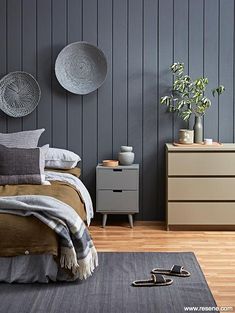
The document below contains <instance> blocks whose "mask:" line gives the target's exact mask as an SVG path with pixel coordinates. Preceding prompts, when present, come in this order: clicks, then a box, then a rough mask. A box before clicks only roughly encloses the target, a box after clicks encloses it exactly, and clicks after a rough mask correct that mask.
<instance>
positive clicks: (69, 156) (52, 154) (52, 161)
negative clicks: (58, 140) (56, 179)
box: [45, 148, 81, 169]
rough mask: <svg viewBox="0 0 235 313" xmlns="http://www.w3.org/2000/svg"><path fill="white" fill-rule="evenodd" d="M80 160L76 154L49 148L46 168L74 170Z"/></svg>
mask: <svg viewBox="0 0 235 313" xmlns="http://www.w3.org/2000/svg"><path fill="white" fill-rule="evenodd" d="M79 161H81V158H80V157H79V155H77V154H76V153H74V152H72V151H69V150H65V149H58V148H49V150H48V152H47V155H46V163H45V165H46V167H48V168H60V169H69V168H74V167H75V166H76V165H77V163H78V162H79Z"/></svg>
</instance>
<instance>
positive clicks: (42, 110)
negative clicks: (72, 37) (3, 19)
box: [37, 0, 54, 144]
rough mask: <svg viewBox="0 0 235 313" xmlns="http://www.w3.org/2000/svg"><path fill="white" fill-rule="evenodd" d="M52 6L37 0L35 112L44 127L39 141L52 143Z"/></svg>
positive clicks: (45, 1) (48, 2)
mask: <svg viewBox="0 0 235 313" xmlns="http://www.w3.org/2000/svg"><path fill="white" fill-rule="evenodd" d="M51 17H52V6H51V1H48V0H37V78H38V83H39V85H40V87H41V92H42V94H41V100H40V102H39V105H38V108H37V112H38V116H37V117H38V118H37V124H38V127H39V128H42V127H44V128H45V129H46V131H45V132H44V133H43V135H42V137H41V139H40V143H41V144H46V143H49V144H52V77H53V75H54V64H53V63H52V57H53V55H52V52H53V51H52V18H51Z"/></svg>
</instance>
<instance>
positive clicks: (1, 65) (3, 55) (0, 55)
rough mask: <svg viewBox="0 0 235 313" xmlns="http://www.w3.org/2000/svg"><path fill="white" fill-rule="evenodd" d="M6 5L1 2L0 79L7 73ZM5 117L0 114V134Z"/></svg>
mask: <svg viewBox="0 0 235 313" xmlns="http://www.w3.org/2000/svg"><path fill="white" fill-rule="evenodd" d="M6 13H7V3H6V1H2V2H1V9H0V29H1V31H0V43H1V49H0V78H2V77H3V76H4V75H5V74H6V72H7V14H6ZM6 126H7V125H6V115H5V114H4V113H3V112H0V132H5V131H6Z"/></svg>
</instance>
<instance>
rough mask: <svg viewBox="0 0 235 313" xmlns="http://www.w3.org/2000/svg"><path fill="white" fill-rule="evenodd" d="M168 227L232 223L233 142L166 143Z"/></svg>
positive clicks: (234, 200)
mask: <svg viewBox="0 0 235 313" xmlns="http://www.w3.org/2000/svg"><path fill="white" fill-rule="evenodd" d="M166 161H167V162H166V163H167V228H168V229H169V228H171V226H176V225H178V226H180V225H188V226H192V225H204V226H206V225H214V226H215V225H217V226H226V225H227V226H229V225H230V226H231V225H235V144H223V145H222V146H221V147H213V146H211V147H210V146H209V147H207V146H203V147H196V148H195V147H186V146H185V147H175V146H173V145H172V144H167V145H166Z"/></svg>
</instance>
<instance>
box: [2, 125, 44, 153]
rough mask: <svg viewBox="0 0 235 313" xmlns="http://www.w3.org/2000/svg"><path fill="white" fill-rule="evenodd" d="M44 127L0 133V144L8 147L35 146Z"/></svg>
mask: <svg viewBox="0 0 235 313" xmlns="http://www.w3.org/2000/svg"><path fill="white" fill-rule="evenodd" d="M44 131H45V129H44V128H41V129H36V130H26V131H22V132H18V133H9V134H3V133H0V145H4V146H6V147H8V148H36V147H37V146H38V141H39V138H40V136H41V134H42V133H43V132H44Z"/></svg>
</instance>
